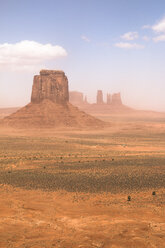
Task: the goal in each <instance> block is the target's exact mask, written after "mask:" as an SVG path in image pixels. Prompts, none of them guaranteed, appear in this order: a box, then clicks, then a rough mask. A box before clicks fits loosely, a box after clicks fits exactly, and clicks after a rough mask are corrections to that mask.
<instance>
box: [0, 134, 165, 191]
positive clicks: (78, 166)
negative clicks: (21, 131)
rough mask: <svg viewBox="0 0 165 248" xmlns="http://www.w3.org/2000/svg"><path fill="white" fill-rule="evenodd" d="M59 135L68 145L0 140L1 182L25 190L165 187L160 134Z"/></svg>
mask: <svg viewBox="0 0 165 248" xmlns="http://www.w3.org/2000/svg"><path fill="white" fill-rule="evenodd" d="M99 135H100V136H99ZM63 136H66V137H67V141H68V142H67V143H66V142H65V141H66V139H65V137H64V138H63V137H62V138H61V136H60V135H59V134H58V136H57V135H56V134H55V135H54V136H51V137H48V136H46V137H35V136H33V135H32V136H11V137H9V136H4V135H3V136H1V137H0V183H2V184H11V185H13V186H16V187H23V188H26V189H42V190H51V191H56V190H59V189H64V190H67V191H71V192H74V191H75V192H93V193H96V192H111V193H117V192H132V191H141V190H146V189H153V188H154V189H157V188H161V187H164V181H165V164H164V156H165V155H164V154H163V149H164V147H165V139H164V135H162V134H160V135H159V134H152V135H151V134H146V136H144V135H143V136H141V135H138V134H136V136H135V134H134V135H133V134H131V133H129V134H128V133H122V134H121V133H120V134H116V135H115V136H114V134H113V133H110V132H102V133H100V134H98V133H97V134H95V133H93V134H90V135H89V136H88V135H86V134H81V132H80V133H79V134H78V133H76V134H75V133H74V132H66V133H65V134H63ZM126 139H127V148H124V149H123V146H122V145H121V144H123V143H124V141H125V140H126ZM96 144H97V146H96ZM98 144H99V146H98ZM109 144H110V145H109ZM152 144H154V145H155V146H156V147H158V146H159V147H160V149H159V151H155V150H154V149H153V148H151V150H149V149H148V147H151V146H152ZM137 145H138V146H139V148H138V149H137V148H136V146H137ZM134 147H135V148H134ZM142 148H143V149H142ZM11 171H12V173H11ZM152 194H153V195H154V193H152Z"/></svg>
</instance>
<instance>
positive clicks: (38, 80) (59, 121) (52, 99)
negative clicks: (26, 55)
mask: <svg viewBox="0 0 165 248" xmlns="http://www.w3.org/2000/svg"><path fill="white" fill-rule="evenodd" d="M0 124H2V125H4V126H11V127H17V128H27V129H29V128H50V127H51V128H56V127H58V128H63V127H65V128H66V127H69V128H70V127H76V128H86V127H87V128H92V129H93V127H96V128H103V127H105V126H107V124H106V123H104V122H103V121H101V120H98V119H96V118H95V117H93V116H90V115H88V114H86V113H85V112H82V111H80V110H79V109H78V108H77V107H74V106H73V105H72V104H71V103H69V92H68V80H67V77H66V76H65V74H64V72H62V71H52V70H41V71H40V75H38V76H34V81H33V88H32V95H31V102H30V103H29V104H27V105H26V106H25V107H23V108H21V109H19V110H18V111H17V112H16V113H13V114H11V115H10V116H7V117H5V118H4V119H3V120H2V122H0Z"/></svg>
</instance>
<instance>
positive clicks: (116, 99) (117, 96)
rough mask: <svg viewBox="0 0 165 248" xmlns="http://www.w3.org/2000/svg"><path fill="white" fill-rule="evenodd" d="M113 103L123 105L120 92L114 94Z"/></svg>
mask: <svg viewBox="0 0 165 248" xmlns="http://www.w3.org/2000/svg"><path fill="white" fill-rule="evenodd" d="M111 104H112V105H122V101H121V95H120V93H115V94H113V95H112V102H111Z"/></svg>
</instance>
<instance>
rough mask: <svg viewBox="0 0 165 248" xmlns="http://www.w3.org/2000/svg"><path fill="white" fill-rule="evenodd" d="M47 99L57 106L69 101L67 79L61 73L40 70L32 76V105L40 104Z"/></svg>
mask: <svg viewBox="0 0 165 248" xmlns="http://www.w3.org/2000/svg"><path fill="white" fill-rule="evenodd" d="M44 99H49V100H51V101H53V102H55V103H58V104H65V103H67V102H68V101H69V91H68V79H67V77H66V76H65V73H64V72H63V71H57V70H41V71H40V75H37V76H34V79H33V88H32V95H31V102H32V103H40V102H42V101H43V100H44Z"/></svg>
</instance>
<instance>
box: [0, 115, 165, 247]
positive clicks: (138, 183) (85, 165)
mask: <svg viewBox="0 0 165 248" xmlns="http://www.w3.org/2000/svg"><path fill="white" fill-rule="evenodd" d="M102 119H103V117H102ZM105 119H108V118H107V117H106V118H105ZM110 120H111V118H110V119H109V121H110ZM164 186H165V121H163V120H157V119H154V120H149V121H147V120H145V119H143V120H141V121H139V122H138V121H135V120H132V121H131V119H129V120H128V121H126V119H124V120H123V119H122V120H120V119H119V118H118V119H117V121H116V122H115V121H114V119H113V121H112V122H110V127H109V128H108V129H105V130H101V131H99V130H92V131H91V130H86V131H80V130H63V131H62V130H61V131H59V130H51V129H50V130H43V129H41V130H31V131H25V130H14V129H4V128H3V129H0V247H2V248H18V247H19V248H40V247H41V248H50V247H61V248H64V247H65V248H78V247H79V248H80V247H81V248H119V247H124V248H131V247H134V248H145V247H148V248H152V247H153V248H154V247H160V248H163V247H165V246H164V244H165V188H164ZM153 192H155V194H153ZM128 196H130V197H131V200H130V201H128Z"/></svg>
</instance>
